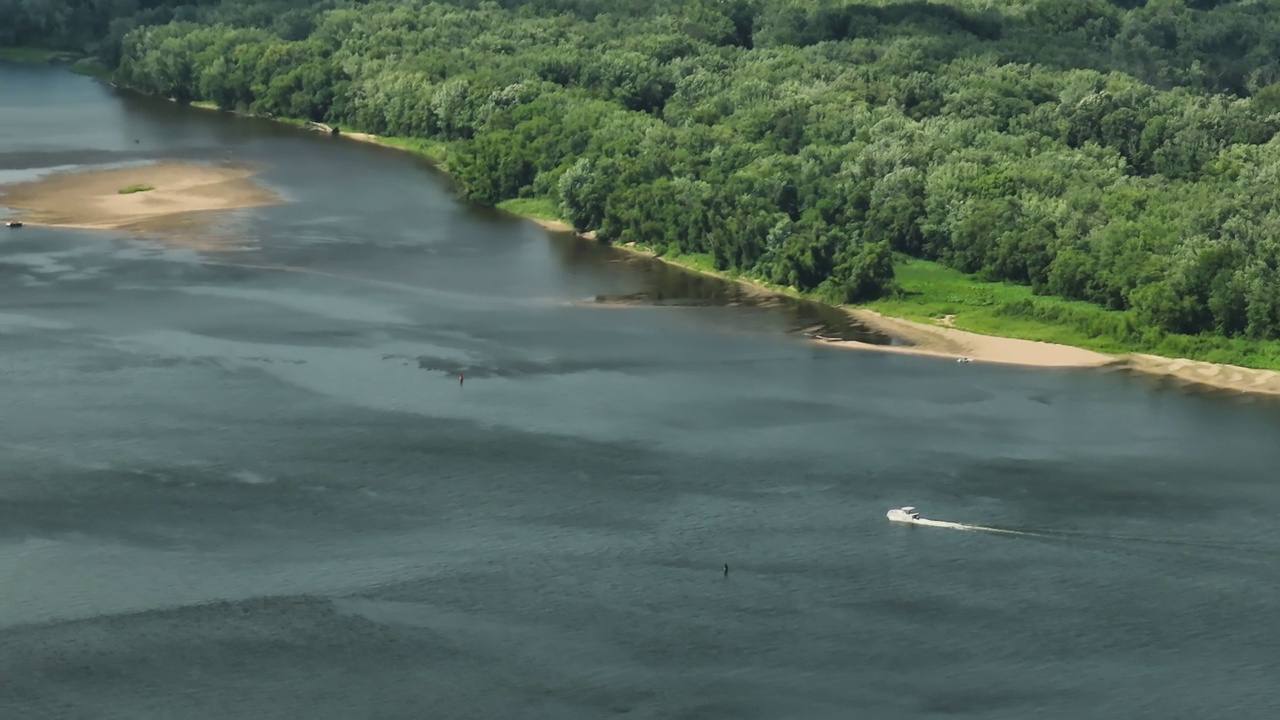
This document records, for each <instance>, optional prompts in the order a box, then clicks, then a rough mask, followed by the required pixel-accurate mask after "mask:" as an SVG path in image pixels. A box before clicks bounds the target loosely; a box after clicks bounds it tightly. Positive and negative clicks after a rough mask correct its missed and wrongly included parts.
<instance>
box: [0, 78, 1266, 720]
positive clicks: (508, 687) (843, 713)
mask: <svg viewBox="0 0 1280 720" xmlns="http://www.w3.org/2000/svg"><path fill="white" fill-rule="evenodd" d="M135 140H136V141H137V142H135ZM228 155H230V156H232V157H234V158H235V159H237V160H248V161H251V162H254V163H257V164H259V165H260V166H261V167H262V169H263V174H262V179H263V181H264V182H266V183H267V184H269V185H270V186H271V187H273V188H275V189H276V190H278V191H279V192H281V193H282V194H283V195H284V196H285V197H287V198H288V199H289V200H290V202H288V203H287V204H284V205H279V206H275V207H269V208H259V209H254V210H250V211H241V212H236V213H231V214H229V215H227V216H224V217H222V218H220V222H219V223H218V225H217V226H216V227H215V228H213V229H211V230H209V231H207V232H203V233H200V234H192V233H188V235H186V236H184V235H181V234H175V235H172V236H166V237H149V238H144V237H131V236H129V235H127V234H123V233H111V232H107V233H92V232H73V231H62V230H51V229H42V228H35V227H27V228H23V229H22V230H16V231H10V230H5V229H3V228H0V392H2V393H3V401H4V405H3V407H4V410H3V412H2V413H0V717H5V718H9V717H13V718H128V719H130V720H139V719H148V718H175V717H192V718H343V719H347V718H422V717H432V718H498V717H511V718H515V717H538V718H563V719H565V720H571V719H574V718H583V719H586V718H603V717H611V716H615V715H626V716H628V717H640V718H664V719H666V718H851V717H867V718H884V719H890V718H928V717H943V716H946V717H958V718H1009V719H1018V720H1022V719H1025V718H1032V717H1034V718H1063V719H1072V720H1075V719H1077V718H1090V717H1107V718H1172V717H1185V718H1274V717H1277V716H1280V705H1278V704H1277V694H1278V691H1277V690H1276V689H1275V687H1276V679H1277V678H1280V632H1278V630H1277V623H1280V620H1278V619H1277V618H1280V599H1278V598H1280V595H1278V591H1280V570H1278V569H1277V559H1278V551H1280V539H1278V538H1277V531H1276V527H1277V524H1276V520H1277V515H1278V514H1280V487H1278V483H1280V478H1278V477H1277V475H1276V470H1275V468H1276V467H1277V460H1280V449H1278V448H1277V440H1276V439H1277V437H1278V436H1280V406H1277V404H1275V403H1271V402H1263V401H1245V400H1241V399H1239V398H1235V397H1232V396H1229V395H1223V394H1204V393H1188V392H1186V391H1182V390H1178V389H1175V388H1168V387H1159V386H1158V385H1159V384H1158V383H1153V382H1151V381H1148V380H1144V379H1142V378H1139V377H1134V376H1128V375H1123V374H1116V373H1104V372H1098V371H1039V370H1035V371H1033V370H1018V369H1009V368H998V367H990V366H982V365H979V364H970V365H958V364H955V363H948V362H943V361H936V360H930V359H925V358H913V357H906V356H896V355H880V354H874V353H863V352H855V351H848V350H841V349H837V348H829V347H814V346H812V345H809V344H806V343H805V338H804V336H803V335H802V334H799V333H797V332H795V331H797V330H800V329H802V328H805V327H808V326H813V325H815V324H821V323H824V322H834V319H833V317H832V316H831V315H829V314H823V313H821V312H820V311H818V310H816V309H813V308H804V307H794V306H791V305H782V306H777V307H774V306H770V305H771V304H766V305H765V306H760V304H759V303H756V302H753V301H752V300H751V298H749V297H746V298H744V297H738V296H737V295H736V294H735V293H734V292H733V291H732V289H727V288H725V287H723V286H722V285H720V284H718V283H716V282H714V281H712V280H709V279H704V278H697V277H691V276H687V275H683V274H681V273H677V272H675V271H673V270H670V269H668V268H664V267H662V266H658V265H654V264H651V263H648V262H644V261H638V260H633V259H628V258H625V257H622V256H619V255H616V254H614V253H612V252H610V251H607V250H605V249H603V248H599V247H597V246H594V245H593V244H591V243H587V242H582V241H578V240H575V239H573V238H570V237H563V236H554V235H549V234H547V233H546V232H544V231H542V230H540V229H539V228H537V227H536V226H534V225H532V224H530V223H527V222H523V221H519V220H516V219H512V218H509V217H504V216H500V215H497V214H494V213H490V212H482V211H478V210H475V209H469V208H467V207H465V206H463V205H460V204H459V203H457V202H456V201H455V199H454V198H453V195H452V194H451V191H450V189H449V187H448V183H447V182H446V181H445V180H444V179H442V178H440V177H438V176H437V175H435V174H433V173H432V172H431V171H430V170H429V169H428V168H426V167H424V166H423V165H421V164H420V163H418V162H417V161H415V160H414V159H412V158H410V157H407V156H405V155H402V154H400V153H396V152H393V151H389V150H385V149H382V148H377V147H372V146H367V145H361V144H358V143H354V142H350V141H346V140H342V139H334V138H329V137H326V136H322V135H320V134H311V133H305V132H300V131H297V130H294V129H291V128H285V127H279V126H274V125H271V124H269V123H265V122H258V121H251V120H243V119H235V118H231V117H228V116H223V115H218V114H214V113H208V112H202V111H198V110H192V109H187V108H182V107H178V106H176V105H174V104H172V103H166V102H159V101H151V100H145V99H141V98H136V97H129V96H126V95H122V94H118V93H117V92H116V91H113V90H111V89H110V88H107V87H104V86H102V85H99V84H97V83H95V82H93V81H90V80H87V79H85V78H80V77H76V76H73V75H70V74H67V73H65V72H62V71H59V70H56V69H43V68H41V69H34V68H19V67H15V66H0V181H6V180H12V179H20V178H25V177H33V176H36V175H38V174H39V173H40V172H41V171H42V170H43V169H48V168H54V167H64V166H77V165H100V164H111V163H119V162H134V161H140V160H151V159H158V158H180V159H189V160H196V161H221V160H223V159H225V158H226V157H227V156H228ZM2 204H3V198H0V205H2ZM197 235H198V236H197ZM601 297H603V298H625V299H631V300H636V299H638V300H640V302H638V303H632V304H626V305H621V306H618V305H613V304H600V303H596V302H595V300H596V299H597V298H601ZM844 331H845V332H856V329H849V328H845V329H844ZM458 373H464V374H465V376H466V383H465V385H461V386H460V385H459V383H458V381H457V375H458ZM902 504H913V505H917V506H919V507H920V508H921V509H922V510H923V511H924V513H925V515H926V516H928V517H932V518H936V519H939V520H947V521H953V522H958V523H966V524H971V525H982V526H990V527H998V528H1009V529H1016V530H1020V531H1023V532H1025V533H1027V534H1025V535H1002V534H993V533H985V532H977V531H958V530H953V529H946V528H930V527H918V528H911V527H901V526H895V525H890V524H889V523H888V522H886V520H885V516H884V513H885V510H886V509H887V508H888V507H891V506H896V505H902ZM725 563H728V565H729V566H730V573H729V575H728V576H727V577H726V576H724V574H723V572H722V566H723V565H724V564H725Z"/></svg>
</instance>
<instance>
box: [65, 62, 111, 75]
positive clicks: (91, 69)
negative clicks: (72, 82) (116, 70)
mask: <svg viewBox="0 0 1280 720" xmlns="http://www.w3.org/2000/svg"><path fill="white" fill-rule="evenodd" d="M71 72H73V73H75V74H77V75H87V76H89V77H91V78H97V79H99V80H110V79H111V70H110V69H109V68H108V67H107V66H106V65H103V64H102V63H101V62H98V60H97V59H96V58H83V59H81V60H77V61H76V62H75V64H74V65H72V66H71Z"/></svg>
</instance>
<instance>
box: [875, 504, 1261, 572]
mask: <svg viewBox="0 0 1280 720" xmlns="http://www.w3.org/2000/svg"><path fill="white" fill-rule="evenodd" d="M887 516H888V518H889V520H890V521H891V522H895V523H899V524H901V525H923V526H925V527H935V528H943V529H946V530H961V531H966V532H984V533H994V534H997V535H1016V536H1020V537H1026V538H1038V539H1043V540H1049V541H1057V542H1069V543H1108V544H1110V543H1123V544H1125V545H1129V546H1131V547H1135V548H1136V547H1142V546H1145V547H1146V548H1147V549H1149V550H1155V549H1161V548H1162V549H1164V550H1170V551H1176V552H1187V551H1198V552H1205V553H1210V554H1213V555H1215V556H1219V555H1221V554H1222V553H1224V552H1226V553H1230V554H1231V556H1233V557H1235V558H1238V559H1242V560H1243V559H1248V558H1255V559H1256V558H1258V557H1266V558H1271V557H1273V556H1274V553H1275V548H1268V547H1250V546H1247V545H1241V544H1240V543H1236V542H1229V541H1228V542H1222V541H1214V540H1208V539H1202V538H1168V537H1164V538H1162V537H1142V536H1135V535H1112V534H1099V533H1087V532H1078V531H1072V530H1042V531H1039V532H1035V531H1030V530H1012V529H1009V528H998V527H989V526H986V525H968V524H966V523H958V522H949V521H946V520H930V519H929V518H922V517H920V513H919V512H917V511H916V509H915V508H914V507H910V506H908V507H903V508H893V509H892V510H890V511H889V512H888V513H887Z"/></svg>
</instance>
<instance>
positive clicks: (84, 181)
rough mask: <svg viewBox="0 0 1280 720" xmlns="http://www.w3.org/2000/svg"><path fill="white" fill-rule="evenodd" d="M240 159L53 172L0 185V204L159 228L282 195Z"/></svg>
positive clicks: (33, 213)
mask: <svg viewBox="0 0 1280 720" xmlns="http://www.w3.org/2000/svg"><path fill="white" fill-rule="evenodd" d="M256 174H257V171H256V170H255V169H253V168H251V167H248V166H244V165H217V166H211V165H197V164H194V163H179V162H160V163H157V164H154V165H140V166H134V167H126V168H110V169H106V170H92V169H91V170H85V171H67V172H57V173H52V174H50V175H47V176H45V177H43V178H40V179H38V180H33V181H29V182H23V183H15V184H11V185H3V186H0V204H2V205H4V206H5V207H8V208H10V209H12V210H14V211H16V216H17V219H19V220H21V221H22V222H24V223H26V224H28V225H33V226H35V225H45V226H50V227H65V228H77V229H88V230H117V229H127V230H142V231H146V230H163V229H168V228H171V227H174V226H175V225H182V226H189V225H191V224H199V223H201V222H203V221H208V220H211V219H212V218H211V217H210V216H209V214H210V213H214V212H217V211H227V210H236V209H241V208H250V207H260V206H264V205H274V204H276V203H279V202H280V198H279V197H277V196H276V195H275V193H273V192H271V191H270V190H268V189H266V188H264V187H262V186H260V185H258V184H257V183H256V182H255V181H254V179H253V178H254V176H255V175H256Z"/></svg>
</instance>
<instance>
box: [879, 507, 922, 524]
mask: <svg viewBox="0 0 1280 720" xmlns="http://www.w3.org/2000/svg"><path fill="white" fill-rule="evenodd" d="M885 517H887V518H889V521H890V522H899V523H907V524H914V523H915V522H916V520H918V519H920V518H919V516H918V515H910V514H908V513H905V512H903V511H901V510H899V509H897V508H894V509H892V510H890V511H889V512H887V513H885Z"/></svg>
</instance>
